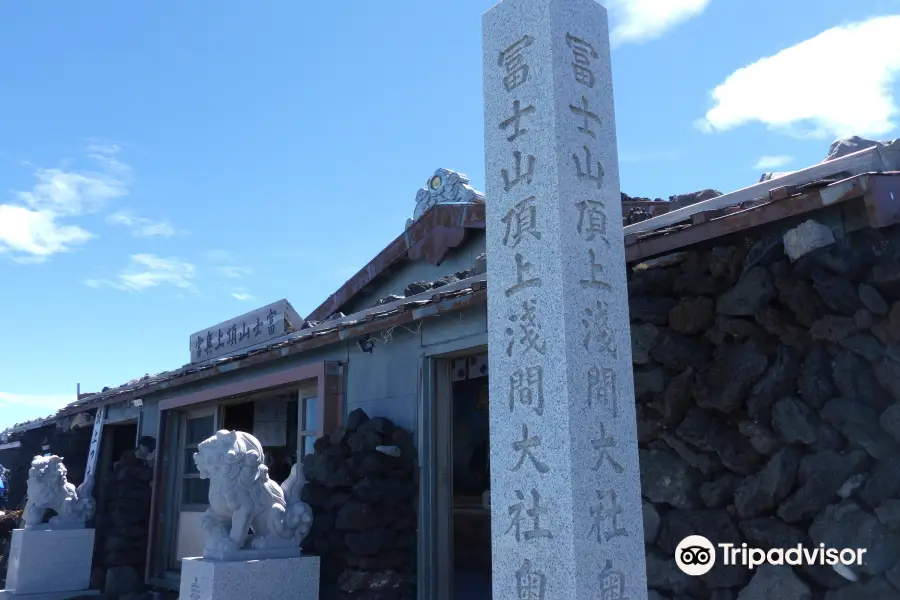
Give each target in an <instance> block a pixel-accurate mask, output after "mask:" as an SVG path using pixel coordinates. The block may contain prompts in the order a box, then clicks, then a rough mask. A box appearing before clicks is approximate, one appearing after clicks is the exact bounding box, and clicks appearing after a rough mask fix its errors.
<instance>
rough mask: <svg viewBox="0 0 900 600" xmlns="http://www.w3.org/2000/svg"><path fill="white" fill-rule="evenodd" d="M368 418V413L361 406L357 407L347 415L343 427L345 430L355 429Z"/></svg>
mask: <svg viewBox="0 0 900 600" xmlns="http://www.w3.org/2000/svg"><path fill="white" fill-rule="evenodd" d="M368 420H369V415H367V414H366V411H364V410H363V409H361V408H357V409H356V410H353V411H351V412H350V414H349V415H347V422H346V423H344V429H346V430H347V431H356V430H357V429H358V428H359V426H360V425H362V424H363V423H365V422H366V421H368Z"/></svg>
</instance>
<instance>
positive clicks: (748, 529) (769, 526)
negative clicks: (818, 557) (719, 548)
mask: <svg viewBox="0 0 900 600" xmlns="http://www.w3.org/2000/svg"><path fill="white" fill-rule="evenodd" d="M738 529H740V530H741V533H742V534H744V538H746V540H747V543H748V544H749V545H750V546H752V547H754V548H762V549H763V550H769V549H771V548H792V547H796V546H797V544H801V545H804V546H809V542H810V540H809V536H808V535H807V534H806V532H805V531H803V530H802V529H798V528H797V527H794V526H793V525H788V524H787V523H785V522H784V521H782V520H781V519H776V518H775V517H762V518H759V519H748V520H745V521H741V522H740V523H738Z"/></svg>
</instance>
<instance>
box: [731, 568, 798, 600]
mask: <svg viewBox="0 0 900 600" xmlns="http://www.w3.org/2000/svg"><path fill="white" fill-rule="evenodd" d="M812 597H813V595H812V591H811V590H810V589H809V586H808V585H806V584H805V583H804V582H803V580H802V579H800V578H799V577H797V576H796V575H795V574H794V570H793V569H791V567H790V566H787V565H770V564H764V565H760V566H759V567H757V569H756V572H755V573H754V575H753V578H752V579H751V580H750V583H749V584H747V587H745V588H744V589H742V590H741V593H739V594H738V597H737V600H775V598H785V599H787V598H790V599H791V600H811V599H812Z"/></svg>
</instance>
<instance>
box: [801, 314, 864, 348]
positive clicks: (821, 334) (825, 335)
mask: <svg viewBox="0 0 900 600" xmlns="http://www.w3.org/2000/svg"><path fill="white" fill-rule="evenodd" d="M857 333H859V330H858V329H857V328H856V321H855V320H854V319H853V318H852V317H841V316H838V315H825V316H824V317H822V318H821V319H819V320H818V321H816V322H815V323H813V324H812V327H810V328H809V334H810V335H811V336H812V338H813V339H814V340H816V341H819V342H832V343H837V342H840V341H841V340H842V339H844V338H846V337H850V336H852V335H856V334H857Z"/></svg>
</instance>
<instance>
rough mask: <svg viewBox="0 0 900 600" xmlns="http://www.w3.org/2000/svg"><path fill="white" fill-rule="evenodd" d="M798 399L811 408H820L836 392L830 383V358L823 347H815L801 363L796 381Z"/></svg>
mask: <svg viewBox="0 0 900 600" xmlns="http://www.w3.org/2000/svg"><path fill="white" fill-rule="evenodd" d="M797 389H798V391H799V392H800V398H801V399H803V401H804V402H806V404H808V405H809V406H811V407H812V408H822V407H823V406H825V403H826V402H827V401H828V400H829V399H831V398H833V397H834V396H835V395H836V394H837V393H838V392H837V388H836V387H834V384H833V383H832V382H831V357H830V356H829V355H828V352H827V351H826V350H825V347H824V346H816V347H815V348H814V349H813V350H812V351H811V352H810V353H809V354H808V355H807V356H806V360H805V361H803V366H802V367H801V369H800V378H799V380H798V381H797Z"/></svg>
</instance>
